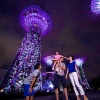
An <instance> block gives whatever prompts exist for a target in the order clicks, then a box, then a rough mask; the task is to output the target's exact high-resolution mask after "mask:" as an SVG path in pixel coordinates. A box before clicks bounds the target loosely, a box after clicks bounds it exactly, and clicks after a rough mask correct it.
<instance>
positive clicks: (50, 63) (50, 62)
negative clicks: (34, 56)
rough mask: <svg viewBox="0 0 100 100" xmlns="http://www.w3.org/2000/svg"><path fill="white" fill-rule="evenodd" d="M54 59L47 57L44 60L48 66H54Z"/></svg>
mask: <svg viewBox="0 0 100 100" xmlns="http://www.w3.org/2000/svg"><path fill="white" fill-rule="evenodd" d="M52 58H53V57H52V56H47V57H45V58H44V61H45V63H46V64H47V65H49V66H51V65H52V64H53V62H52Z"/></svg>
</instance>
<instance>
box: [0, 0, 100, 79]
mask: <svg viewBox="0 0 100 100" xmlns="http://www.w3.org/2000/svg"><path fill="white" fill-rule="evenodd" d="M90 3H91V0H0V68H2V69H8V68H9V67H10V65H11V63H12V61H13V59H14V57H15V56H16V53H17V50H18V48H19V47H20V45H21V41H22V40H23V37H24V34H25V31H24V30H23V29H22V27H21V25H20V22H19V15H20V12H21V11H22V10H23V9H24V8H25V7H26V6H29V5H34V4H35V5H40V6H41V7H43V8H45V9H46V10H47V11H48V12H49V13H50V15H51V19H52V30H51V31H50V32H49V33H48V34H46V35H45V36H43V37H42V58H43V57H45V56H47V55H52V54H55V51H58V52H59V53H60V54H62V55H64V56H68V55H70V54H71V55H74V56H75V57H76V58H77V57H84V58H86V60H85V63H84V64H83V67H84V71H85V74H86V77H87V78H88V79H91V78H94V77H97V75H99V74H100V16H95V15H94V14H93V13H92V12H91V8H90V6H91V5H90ZM42 71H43V72H45V66H44V68H43V70H42ZM4 73H5V72H3V70H1V72H0V76H1V75H3V74H4Z"/></svg>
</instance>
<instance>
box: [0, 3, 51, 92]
mask: <svg viewBox="0 0 100 100" xmlns="http://www.w3.org/2000/svg"><path fill="white" fill-rule="evenodd" d="M19 19H20V23H21V25H22V27H23V29H24V30H25V31H26V34H25V36H24V38H23V41H22V44H21V47H20V48H19V50H18V52H17V55H16V57H15V59H14V61H13V63H12V65H11V67H9V69H8V71H7V74H6V76H5V77H4V80H3V81H2V83H1V88H3V89H4V90H5V92H6V93H8V92H12V91H15V92H20V91H23V80H24V78H26V77H27V76H28V75H29V74H30V73H31V72H32V71H33V70H34V65H35V64H36V63H37V62H41V35H45V34H46V33H47V32H49V30H50V29H51V19H50V16H49V14H48V13H47V12H46V11H45V10H43V9H42V8H40V7H39V6H36V5H35V6H34V5H32V6H29V7H27V8H26V9H24V10H23V11H22V12H21V14H20V17H19ZM39 81H40V82H39V84H37V85H38V86H37V88H36V90H38V89H39V88H40V87H41V78H40V79H39Z"/></svg>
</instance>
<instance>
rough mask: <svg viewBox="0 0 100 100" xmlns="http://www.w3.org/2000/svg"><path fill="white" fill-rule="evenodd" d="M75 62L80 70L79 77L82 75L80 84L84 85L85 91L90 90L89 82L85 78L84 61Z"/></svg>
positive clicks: (76, 60) (77, 60)
mask: <svg viewBox="0 0 100 100" xmlns="http://www.w3.org/2000/svg"><path fill="white" fill-rule="evenodd" d="M75 62H76V65H77V68H78V70H79V75H80V83H81V84H82V86H83V87H84V88H85V89H90V86H89V84H88V81H87V78H86V77H85V73H84V70H83V67H82V65H83V63H84V59H80V58H78V59H75Z"/></svg>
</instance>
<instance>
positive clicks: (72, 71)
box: [66, 56, 88, 100]
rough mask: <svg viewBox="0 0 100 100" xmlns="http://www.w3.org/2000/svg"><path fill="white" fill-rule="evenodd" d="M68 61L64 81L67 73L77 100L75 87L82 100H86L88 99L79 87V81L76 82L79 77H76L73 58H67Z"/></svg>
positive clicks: (78, 98)
mask: <svg viewBox="0 0 100 100" xmlns="http://www.w3.org/2000/svg"><path fill="white" fill-rule="evenodd" d="M68 60H69V64H68V65H67V67H68V70H67V73H66V79H67V77H68V73H69V78H70V80H71V83H72V85H73V89H74V91H75V94H76V97H77V100H80V97H79V93H78V91H77V89H76V86H77V88H78V89H79V92H80V94H81V95H83V97H84V100H88V98H87V97H86V95H85V93H84V90H83V88H82V86H81V85H80V83H79V80H78V77H80V76H79V75H78V70H77V67H76V64H75V62H74V57H73V56H69V57H68Z"/></svg>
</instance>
